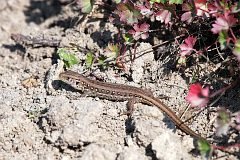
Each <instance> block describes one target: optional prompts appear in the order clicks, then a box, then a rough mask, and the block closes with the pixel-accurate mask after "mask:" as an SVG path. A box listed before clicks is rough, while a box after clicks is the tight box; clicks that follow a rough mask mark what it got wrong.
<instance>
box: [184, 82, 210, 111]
mask: <svg viewBox="0 0 240 160" xmlns="http://www.w3.org/2000/svg"><path fill="white" fill-rule="evenodd" d="M186 100H187V101H188V102H189V103H190V104H191V106H192V107H197V106H199V107H205V106H206V105H207V103H208V101H209V87H206V88H202V86H201V84H199V83H196V84H191V85H190V89H189V92H188V95H187V97H186Z"/></svg>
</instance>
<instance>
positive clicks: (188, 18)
mask: <svg viewBox="0 0 240 160" xmlns="http://www.w3.org/2000/svg"><path fill="white" fill-rule="evenodd" d="M192 19H193V17H192V12H190V11H189V12H185V13H183V14H182V16H181V21H183V22H184V21H187V23H190V22H191V21H192Z"/></svg>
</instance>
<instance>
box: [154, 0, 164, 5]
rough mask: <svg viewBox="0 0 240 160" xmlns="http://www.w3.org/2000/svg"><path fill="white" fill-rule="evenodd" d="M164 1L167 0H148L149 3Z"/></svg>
mask: <svg viewBox="0 0 240 160" xmlns="http://www.w3.org/2000/svg"><path fill="white" fill-rule="evenodd" d="M155 2H156V3H163V4H164V3H166V2H167V0H150V3H155Z"/></svg>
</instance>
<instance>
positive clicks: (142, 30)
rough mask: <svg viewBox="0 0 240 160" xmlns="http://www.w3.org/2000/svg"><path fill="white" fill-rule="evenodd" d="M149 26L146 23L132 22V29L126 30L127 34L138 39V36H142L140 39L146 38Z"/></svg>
mask: <svg viewBox="0 0 240 160" xmlns="http://www.w3.org/2000/svg"><path fill="white" fill-rule="evenodd" d="M149 27H150V25H149V24H147V23H143V24H141V25H138V24H134V25H133V29H134V30H133V29H132V30H130V31H128V33H129V34H132V35H133V38H134V39H135V40H138V39H139V38H142V39H147V38H148V36H149V35H148V33H147V32H148V31H149Z"/></svg>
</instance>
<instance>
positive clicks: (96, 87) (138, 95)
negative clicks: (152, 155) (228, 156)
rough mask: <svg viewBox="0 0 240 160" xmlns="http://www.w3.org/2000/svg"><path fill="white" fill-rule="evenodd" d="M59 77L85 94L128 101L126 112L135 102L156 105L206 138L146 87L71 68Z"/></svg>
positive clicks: (190, 132)
mask: <svg viewBox="0 0 240 160" xmlns="http://www.w3.org/2000/svg"><path fill="white" fill-rule="evenodd" d="M59 78H60V80H62V81H63V82H65V83H67V84H69V85H71V86H72V87H73V88H74V89H76V90H77V91H80V92H82V93H83V95H86V96H90V97H99V98H103V99H107V100H113V101H128V102H127V108H128V111H127V112H126V114H128V115H130V114H131V113H132V112H133V105H134V104H135V103H139V102H141V103H144V104H147V105H150V106H156V107H158V108H159V109H160V110H162V111H163V112H164V113H165V114H166V115H167V116H168V117H169V118H170V119H171V120H172V121H173V122H174V123H175V125H176V126H177V127H178V128H179V129H180V130H182V131H183V132H185V133H186V134H188V135H190V136H192V137H194V138H196V139H201V140H206V139H205V138H203V137H202V136H200V135H199V134H197V133H196V132H194V131H193V130H192V129H190V128H189V127H188V126H187V125H186V124H184V122H183V121H182V120H181V119H180V118H179V117H178V116H177V115H176V114H175V113H174V112H173V111H172V110H171V109H170V108H169V107H168V106H166V105H165V104H164V103H163V102H161V101H160V100H159V99H158V98H156V97H154V96H153V94H152V93H151V92H150V91H149V92H147V91H146V90H144V89H141V88H138V87H134V86H128V85H123V84H115V83H107V82H102V81H97V80H92V79H89V78H87V77H85V76H83V75H81V74H79V73H77V72H74V71H70V70H69V71H65V72H62V73H60V75H59Z"/></svg>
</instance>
